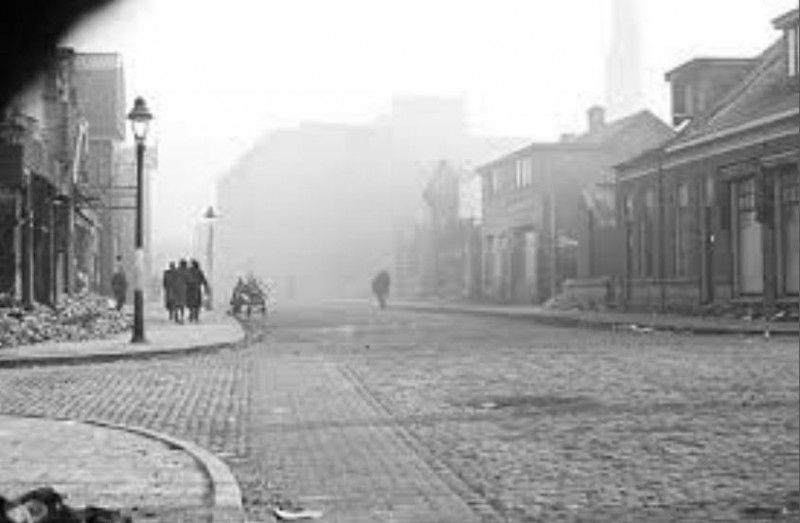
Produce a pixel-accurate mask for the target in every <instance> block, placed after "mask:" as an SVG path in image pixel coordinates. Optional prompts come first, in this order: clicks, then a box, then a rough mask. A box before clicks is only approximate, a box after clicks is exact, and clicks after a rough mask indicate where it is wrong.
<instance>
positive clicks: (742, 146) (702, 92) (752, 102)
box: [617, 10, 800, 310]
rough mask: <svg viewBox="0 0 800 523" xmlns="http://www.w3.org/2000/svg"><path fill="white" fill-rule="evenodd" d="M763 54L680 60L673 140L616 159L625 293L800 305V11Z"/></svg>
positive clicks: (670, 303) (645, 299)
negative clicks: (620, 160) (676, 133)
mask: <svg viewBox="0 0 800 523" xmlns="http://www.w3.org/2000/svg"><path fill="white" fill-rule="evenodd" d="M774 25H775V27H776V29H778V30H779V31H781V33H782V34H781V37H780V38H779V39H778V40H777V41H776V42H775V43H774V44H773V45H771V46H770V47H769V48H768V49H766V50H765V51H764V52H763V53H762V54H761V55H760V56H759V57H757V58H756V59H753V60H730V59H723V60H718V59H702V60H693V61H690V62H688V63H687V64H684V65H682V66H681V67H679V68H677V69H675V70H673V71H671V72H670V73H669V74H668V75H667V80H668V81H670V82H671V84H672V93H673V118H674V120H675V121H676V122H678V123H680V122H686V123H684V126H685V127H684V129H683V130H682V131H681V133H680V134H679V136H677V137H676V138H675V139H674V140H671V141H670V142H669V143H667V144H666V145H665V146H663V147H661V148H658V149H655V150H652V151H649V152H648V153H646V154H644V155H642V156H640V157H638V158H635V159H633V160H632V161H630V162H627V163H623V164H622V165H620V166H619V167H618V169H617V170H618V201H619V206H618V209H619V215H620V218H621V220H620V223H621V227H622V229H623V232H624V236H625V246H626V248H625V251H626V254H625V280H624V294H623V302H624V303H625V304H627V305H629V306H632V307H639V308H641V307H645V308H653V309H661V310H664V309H678V310H698V309H702V308H714V307H717V306H722V307H729V306H742V307H747V308H751V309H752V308H763V307H766V308H773V307H776V306H782V305H787V306H796V304H797V300H798V286H799V284H798V282H799V281H800V277H799V276H798V273H799V272H800V211H798V206H799V205H800V175H799V174H798V158H799V157H800V112H799V111H798V106H799V105H800V100H799V99H798V97H799V96H800V89H798V86H800V82H799V81H798V54H800V53H798V36H797V34H798V11H797V10H793V11H791V12H789V13H787V14H785V15H784V16H782V17H780V18H778V19H777V20H775V21H774Z"/></svg>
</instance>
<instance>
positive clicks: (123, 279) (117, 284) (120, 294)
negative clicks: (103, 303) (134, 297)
mask: <svg viewBox="0 0 800 523" xmlns="http://www.w3.org/2000/svg"><path fill="white" fill-rule="evenodd" d="M111 290H112V292H113V293H114V300H115V301H116V307H117V310H118V311H121V310H122V307H123V306H124V305H125V297H126V296H127V294H128V278H127V276H125V268H124V267H123V265H122V257H121V256H117V267H116V269H115V270H114V275H113V276H111Z"/></svg>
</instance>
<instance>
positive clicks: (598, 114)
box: [587, 105, 606, 133]
mask: <svg viewBox="0 0 800 523" xmlns="http://www.w3.org/2000/svg"><path fill="white" fill-rule="evenodd" d="M587 115H588V116H589V132H590V133H594V132H597V131H599V130H600V129H602V128H603V126H605V124H606V110H605V109H603V108H602V107H601V106H599V105H593V106H592V107H590V108H589V110H588V111H587Z"/></svg>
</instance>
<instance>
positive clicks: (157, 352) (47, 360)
mask: <svg viewBox="0 0 800 523" xmlns="http://www.w3.org/2000/svg"><path fill="white" fill-rule="evenodd" d="M240 328H241V327H240ZM246 341H247V335H246V334H245V333H244V332H242V333H241V334H240V335H239V337H237V338H236V339H235V340H231V341H224V342H218V343H211V344H208V345H192V346H190V347H182V348H180V349H153V350H143V351H136V352H107V353H106V352H95V353H91V354H82V355H77V354H76V355H70V356H40V357H22V358H6V359H3V358H0V369H9V368H21V367H47V366H55V365H86V364H92V363H110V362H115V361H125V360H146V359H151V358H165V357H170V356H176V357H177V356H188V355H191V354H202V353H210V352H217V351H220V350H224V349H229V348H233V347H235V346H236V345H240V344H242V343H244V342H246Z"/></svg>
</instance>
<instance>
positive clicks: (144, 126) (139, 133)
mask: <svg viewBox="0 0 800 523" xmlns="http://www.w3.org/2000/svg"><path fill="white" fill-rule="evenodd" d="M149 127H150V122H149V121H147V120H132V121H131V128H132V129H133V136H134V137H135V138H136V140H138V141H142V140H144V139H145V138H147V130H148V129H149Z"/></svg>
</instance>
